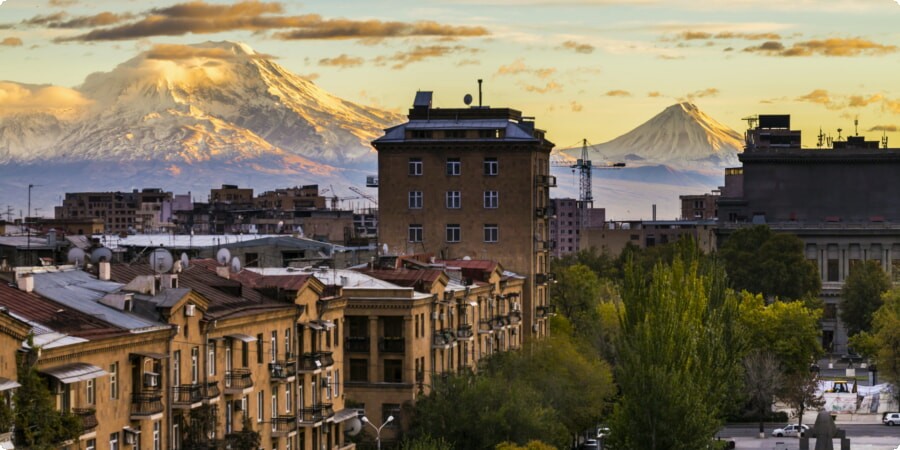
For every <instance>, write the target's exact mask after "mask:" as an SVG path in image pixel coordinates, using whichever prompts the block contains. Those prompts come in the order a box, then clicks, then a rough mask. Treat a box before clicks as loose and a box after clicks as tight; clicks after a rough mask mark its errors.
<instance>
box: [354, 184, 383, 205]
mask: <svg viewBox="0 0 900 450" xmlns="http://www.w3.org/2000/svg"><path fill="white" fill-rule="evenodd" d="M350 190H351V191H353V192H355V193H357V194H359V196H360V197H362V198H364V199H366V200H368V201H370V202H372V203H374V204H375V206H378V200H376V199H375V197H372V196H371V195H369V194H366V193H365V192H363V191H362V190H361V189H359V188H357V187H355V186H350Z"/></svg>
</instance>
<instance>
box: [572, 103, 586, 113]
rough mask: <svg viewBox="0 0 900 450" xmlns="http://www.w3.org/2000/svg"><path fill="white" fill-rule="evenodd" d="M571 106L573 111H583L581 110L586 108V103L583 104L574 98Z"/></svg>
mask: <svg viewBox="0 0 900 450" xmlns="http://www.w3.org/2000/svg"><path fill="white" fill-rule="evenodd" d="M569 107H570V108H572V112H581V110H583V109H584V105H582V104H581V103H578V102H576V101H574V100H573V101H572V102H571V103H569Z"/></svg>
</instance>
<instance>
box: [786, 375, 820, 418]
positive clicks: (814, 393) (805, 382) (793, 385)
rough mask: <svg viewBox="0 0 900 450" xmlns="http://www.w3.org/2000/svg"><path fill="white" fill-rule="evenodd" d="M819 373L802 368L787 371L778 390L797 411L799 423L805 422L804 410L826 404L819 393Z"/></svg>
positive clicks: (789, 405) (788, 404)
mask: <svg viewBox="0 0 900 450" xmlns="http://www.w3.org/2000/svg"><path fill="white" fill-rule="evenodd" d="M818 389H819V377H818V373H816V372H814V371H812V370H809V369H807V370H801V371H797V372H791V373H787V374H785V376H784V381H783V384H782V386H781V388H780V389H779V390H778V391H779V393H778V398H780V399H781V401H783V402H784V403H785V404H786V405H787V406H788V407H790V408H791V409H793V410H795V411H797V424H798V425H802V424H803V412H804V411H806V410H807V409H819V408H821V407H822V406H824V405H825V400H824V399H822V395H821V394H819V393H818Z"/></svg>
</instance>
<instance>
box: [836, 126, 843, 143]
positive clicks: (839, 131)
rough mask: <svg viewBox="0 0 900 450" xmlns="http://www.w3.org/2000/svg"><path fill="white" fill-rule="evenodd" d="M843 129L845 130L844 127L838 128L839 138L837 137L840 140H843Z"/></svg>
mask: <svg viewBox="0 0 900 450" xmlns="http://www.w3.org/2000/svg"><path fill="white" fill-rule="evenodd" d="M841 131H844V129H843V128H838V138H837V140H838V141H840V140H841Z"/></svg>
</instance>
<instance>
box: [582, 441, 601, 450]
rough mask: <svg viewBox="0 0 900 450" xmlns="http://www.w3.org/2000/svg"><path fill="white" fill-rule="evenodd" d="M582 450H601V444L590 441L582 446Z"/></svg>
mask: <svg viewBox="0 0 900 450" xmlns="http://www.w3.org/2000/svg"><path fill="white" fill-rule="evenodd" d="M581 450H600V444H599V443H598V442H597V440H596V439H588V440H586V441H584V443H583V444H581Z"/></svg>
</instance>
